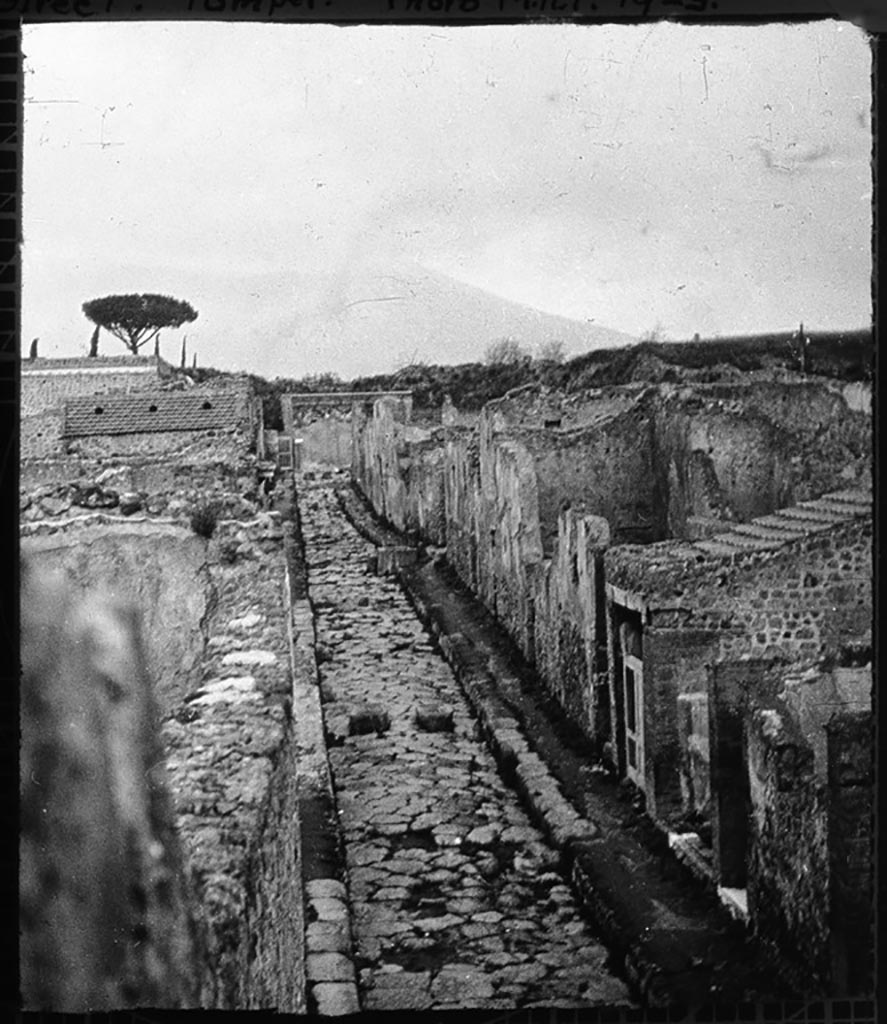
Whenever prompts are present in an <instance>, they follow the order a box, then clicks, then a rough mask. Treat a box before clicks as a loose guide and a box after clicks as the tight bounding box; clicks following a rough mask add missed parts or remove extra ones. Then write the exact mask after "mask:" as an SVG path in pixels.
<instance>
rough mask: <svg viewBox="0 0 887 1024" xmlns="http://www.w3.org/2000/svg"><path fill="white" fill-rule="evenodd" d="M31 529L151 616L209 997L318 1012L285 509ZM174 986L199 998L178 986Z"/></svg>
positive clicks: (104, 515) (105, 519) (71, 570)
mask: <svg viewBox="0 0 887 1024" xmlns="http://www.w3.org/2000/svg"><path fill="white" fill-rule="evenodd" d="M174 500H175V499H171V500H170V504H172V502H173V501H174ZM115 511H116V510H115ZM24 529H25V531H26V537H25V538H24V540H23V544H24V545H26V547H27V549H28V550H29V551H30V552H31V555H32V557H34V558H39V559H40V560H41V561H43V562H44V563H46V562H47V559H48V558H50V556H51V555H52V553H53V549H55V550H56V552H57V554H58V557H57V559H56V561H57V563H58V562H59V561H60V565H61V568H62V569H63V570H64V571H65V572H67V573H68V574H69V575H70V576H71V577H72V578H75V579H78V578H79V579H81V580H86V579H89V580H93V581H94V582H96V583H97V584H98V583H100V584H101V585H103V586H104V587H105V588H107V589H109V590H110V591H111V592H112V593H115V594H117V595H118V596H127V597H129V598H130V599H131V600H133V599H134V600H135V601H136V602H137V603H138V606H139V607H140V608H141V609H142V612H143V615H144V617H145V619H146V623H145V635H146V639H147V643H146V650H147V651H148V657H147V659H146V662H147V664H148V665H149V672H150V674H151V675H153V686H152V690H153V693H154V694H155V699H156V700H157V703H158V708H159V719H160V742H161V743H162V749H163V752H164V755H165V759H166V768H167V772H168V778H169V786H170V792H171V794H172V799H173V805H174V811H175V827H176V829H177V831H178V834H179V835H180V837H181V845H182V850H183V861H184V864H185V878H186V880H187V882H186V884H187V885H188V886H189V887H190V890H191V891H193V892H194V893H195V898H196V900H197V902H198V903H199V906H200V908H201V915H202V918H203V920H204V921H205V922H206V946H207V950H208V954H207V955H208V961H209V963H210V964H211V966H212V986H211V990H210V989H208V988H206V987H204V989H203V991H202V993H201V995H200V1001H199V1005H203V1006H206V1007H212V1008H229V1009H234V1008H237V1009H259V1008H263V1009H271V1008H275V1009H278V1010H281V1011H283V1012H296V1013H298V1012H304V1009H305V979H304V948H303V947H304V920H303V910H302V902H301V900H302V889H301V884H300V878H301V867H300V860H299V856H300V855H299V850H300V842H299V830H300V821H299V814H298V801H297V799H296V793H295V788H294V786H295V784H294V781H293V780H294V778H295V773H294V771H293V763H294V762H293V759H294V758H295V756H296V751H295V747H294V741H293V736H292V725H291V716H292V706H291V698H290V695H291V691H292V685H293V683H292V661H291V644H290V636H289V622H288V618H289V615H288V611H287V607H288V606H287V603H286V602H287V595H286V591H285V587H284V578H285V558H284V548H283V542H282V531H281V525H280V518H279V515H277V514H274V515H272V514H269V513H260V514H259V515H258V516H256V517H255V518H254V519H252V520H244V519H240V520H237V519H228V520H225V519H223V520H221V521H220V522H219V523H218V525H217V528H216V532H215V535H214V536H213V538H212V540H210V541H207V540H204V539H202V538H200V537H197V536H195V535H194V534H192V533H191V532H190V530H188V529H187V528H183V526H182V525H178V524H177V523H176V522H174V521H171V520H169V519H168V518H166V519H165V520H164V519H162V518H159V517H157V516H156V515H154V516H151V515H145V514H144V513H142V514H139V515H136V516H130V517H125V516H121V515H120V514H119V513H117V514H116V515H115V514H110V513H108V512H105V511H96V512H92V513H88V514H87V515H82V514H81V515H80V516H75V517H74V518H64V517H57V518H55V519H47V520H44V521H32V522H31V523H29V524H26V525H25V527H24ZM63 549H64V550H63ZM185 556H187V557H185ZM162 760H163V757H162V756H161V758H160V761H161V762H162ZM154 761H155V763H156V761H157V758H156V757H155V759H154ZM99 948H100V947H99ZM110 962H111V963H112V964H113V958H111V959H110ZM164 998H167V997H166V996H164ZM168 998H169V1000H170V1001H171V1002H170V1005H185V1003H184V1002H182V1001H181V1000H180V999H179V996H178V993H177V992H176V990H171V992H170V994H169V997H168ZM177 1000H178V1001H177ZM145 1004H146V1003H143V1004H142V1005H145ZM114 1005H124V1004H123V1003H118V1004H114ZM126 1005H129V1004H126ZM151 1005H165V1004H163V1003H161V1002H158V1003H154V1004H151ZM193 1005H198V1003H194V1004H193Z"/></svg>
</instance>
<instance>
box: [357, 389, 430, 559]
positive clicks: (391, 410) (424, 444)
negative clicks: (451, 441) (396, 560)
mask: <svg viewBox="0 0 887 1024" xmlns="http://www.w3.org/2000/svg"><path fill="white" fill-rule="evenodd" d="M409 416H410V405H409V403H408V402H406V401H405V400H404V399H400V398H381V399H379V400H377V401H376V402H375V403H374V404H373V406H372V410H371V411H370V412H367V410H366V409H364V408H362V407H356V409H355V415H354V420H353V443H352V448H351V453H352V462H351V473H352V477H353V479H354V480H355V482H356V483H357V484H358V486H359V487H360V488H361V490H362V491H363V492H364V494H365V495H366V496H367V497H368V498H369V500H370V502H371V503H372V505H373V508H374V509H375V510H376V512H377V513H378V514H379V515H381V516H382V517H383V518H385V519H386V520H387V521H388V522H390V523H391V524H392V525H393V526H395V527H396V528H397V529H398V530H401V531H403V532H406V533H413V534H416V535H418V536H419V537H421V538H422V539H424V540H426V541H428V542H430V543H432V544H439V545H443V544H444V542H445V524H444V473H443V450H442V438H443V432H442V431H441V430H440V429H439V428H438V429H430V428H427V427H419V426H415V425H412V424H410V422H409Z"/></svg>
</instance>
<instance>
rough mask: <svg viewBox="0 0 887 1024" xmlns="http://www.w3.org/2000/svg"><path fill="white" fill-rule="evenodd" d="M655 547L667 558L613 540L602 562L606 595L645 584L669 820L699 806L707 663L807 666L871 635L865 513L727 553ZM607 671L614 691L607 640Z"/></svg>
mask: <svg viewBox="0 0 887 1024" xmlns="http://www.w3.org/2000/svg"><path fill="white" fill-rule="evenodd" d="M662 550H663V554H665V553H666V552H668V551H671V553H672V557H664V558H663V559H662V561H660V562H657V560H656V551H657V548H655V547H654V548H643V549H642V548H631V547H622V548H611V549H610V550H609V551H608V552H607V554H606V555H605V556H604V569H605V572H606V578H607V586H608V588H609V594H610V600H611V601H614V600H617V598H618V592H619V588H622V589H623V590H625V591H629V592H630V591H632V590H633V589H634V590H637V589H638V588H639V587H641V586H642V587H644V588H645V589H646V593H645V595H644V601H645V604H646V607H647V623H646V625H645V627H644V638H643V644H644V650H643V656H644V673H645V701H646V702H647V705H646V715H645V721H646V722H647V723H648V725H647V734H646V735H645V744H646V747H647V750H648V755H649V756H648V777H647V788H648V794H647V795H648V804H649V807H650V809H651V811H652V812H653V813H654V814H656V815H658V816H660V817H662V818H663V820H665V819H666V818H667V817H668V816H669V815H674V814H678V813H684V812H687V811H691V810H697V811H700V812H703V813H704V811H705V804H704V801H702V800H700V796H701V793H702V792H703V791H704V788H705V787H704V784H703V783H702V780H701V779H700V777H699V776H700V773H701V775H702V778H703V779H704V761H705V755H704V753H703V749H704V747H703V744H704V742H705V733H704V725H701V724H700V720H699V716H700V715H701V714H702V713H703V711H702V706H701V702H702V701H704V700H705V699H707V698H706V697H705V695H706V694H707V682H706V666H707V665H711V664H715V663H717V662H721V661H733V660H738V659H749V658H755V659H759V658H764V659H781V660H784V661H786V662H787V663H789V664H791V663H805V664H810V663H812V662H814V661H816V660H817V659H821V658H823V657H824V656H826V655H829V654H831V655H834V654H835V653H836V652H838V651H840V650H841V649H842V648H843V647H845V646H847V645H848V644H854V643H855V644H859V645H862V646H865V645H867V644H870V643H871V616H872V568H873V567H872V523H871V520H870V519H867V518H864V519H857V520H852V521H849V522H845V523H843V524H841V525H839V526H836V527H834V528H832V529H829V530H825V531H821V532H817V533H812V534H810V535H807V536H805V537H803V538H801V539H799V540H797V541H795V542H792V543H789V544H786V545H784V546H782V547H780V548H777V549H775V550H763V551H756V552H753V553H749V554H747V555H745V556H733V557H732V558H730V559H723V558H722V559H718V558H703V559H702V560H701V561H696V560H695V559H694V558H693V555H692V552H693V551H694V549H693V548H689V547H688V548H687V558H686V559H680V558H677V557H675V548H674V546H673V545H668V546H666V545H663V547H662ZM610 672H611V679H610V686H611V690H612V692H614V693H616V692H618V686H619V679H618V675H617V672H618V669H617V666H616V660H615V652H614V651H613V648H612V644H611V648H610ZM694 703H698V704H700V706H699V707H698V708H697V709H696V714H697V724H696V725H694V724H693V714H694V712H693V708H692V705H693V704H694ZM688 715H689V716H690V718H689V720H688V718H687V716H688ZM617 741H618V736H617V735H616V733H615V725H614V732H613V737H612V742H613V743H614V744H617V745H618V743H617ZM694 747H695V748H696V750H695V754H691V750H692V749H693V748H694ZM694 777H695V781H694Z"/></svg>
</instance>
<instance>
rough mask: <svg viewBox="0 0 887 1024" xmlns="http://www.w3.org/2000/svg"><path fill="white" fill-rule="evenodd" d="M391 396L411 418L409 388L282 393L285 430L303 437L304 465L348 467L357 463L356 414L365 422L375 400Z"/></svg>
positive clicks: (288, 433) (293, 435)
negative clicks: (354, 462) (386, 390)
mask: <svg viewBox="0 0 887 1024" xmlns="http://www.w3.org/2000/svg"><path fill="white" fill-rule="evenodd" d="M384 396H387V397H389V398H391V399H392V400H394V401H395V402H396V403H397V404H398V406H399V407H400V408H401V409H402V410H403V414H404V419H405V422H408V421H409V419H410V415H411V410H412V395H411V393H410V392H409V391H390V392H373V391H329V392H315V393H304V394H287V395H281V396H280V411H281V419H282V420H283V432H284V434H286V435H287V436H288V437H291V438H293V439H299V440H301V441H302V462H303V467H311V466H315V465H318V466H336V467H338V468H340V469H344V468H347V467H348V466H351V465H352V463H353V450H352V444H353V436H354V434H353V431H354V427H353V423H354V418H355V415H357V416H358V417H359V418H360V419H361V422H363V421H364V418H365V417H366V416H367V414H368V413H369V412H370V410H371V409H372V405H373V402H374V401H376V400H377V399H378V398H381V397H384Z"/></svg>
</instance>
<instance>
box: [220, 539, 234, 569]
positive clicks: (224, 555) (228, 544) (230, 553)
mask: <svg viewBox="0 0 887 1024" xmlns="http://www.w3.org/2000/svg"><path fill="white" fill-rule="evenodd" d="M238 548H239V545H238V543H237V541H236V540H234V539H233V538H229V539H228V540H224V541H222V543H221V544H220V545H219V558H220V559H221V561H222V562H224V563H225V564H226V565H233V564H234V563H235V562H236V561H237V556H238V554H239V551H238Z"/></svg>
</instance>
